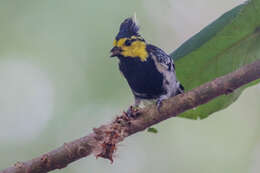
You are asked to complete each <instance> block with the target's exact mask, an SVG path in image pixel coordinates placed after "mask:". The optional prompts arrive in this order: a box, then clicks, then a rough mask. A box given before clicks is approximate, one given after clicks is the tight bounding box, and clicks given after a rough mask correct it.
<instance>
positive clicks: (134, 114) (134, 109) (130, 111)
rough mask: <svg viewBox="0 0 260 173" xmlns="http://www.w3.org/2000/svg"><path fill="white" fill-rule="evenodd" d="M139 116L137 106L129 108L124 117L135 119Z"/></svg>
mask: <svg viewBox="0 0 260 173" xmlns="http://www.w3.org/2000/svg"><path fill="white" fill-rule="evenodd" d="M139 114H140V112H139V108H138V107H137V106H130V107H129V108H128V109H127V111H126V115H127V116H128V117H132V118H136V117H137V116H138V115H139Z"/></svg>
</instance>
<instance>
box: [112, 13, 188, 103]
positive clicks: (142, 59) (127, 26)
mask: <svg viewBox="0 0 260 173" xmlns="http://www.w3.org/2000/svg"><path fill="white" fill-rule="evenodd" d="M111 53H112V55H111V57H114V56H117V57H118V59H119V69H120V71H121V72H122V74H123V75H124V77H125V78H126V80H127V82H128V84H129V86H130V88H131V90H132V92H133V95H134V97H135V106H139V104H140V101H141V100H142V99H146V100H152V99H156V100H157V105H158V106H159V105H160V103H161V101H162V100H164V99H167V98H169V97H172V96H175V95H177V94H180V93H182V92H183V91H184V88H183V86H182V85H181V84H180V82H179V81H178V80H177V78H176V73H175V66H174V62H173V60H172V58H171V57H170V56H169V55H168V54H166V53H165V52H164V51H163V50H162V49H160V48H158V47H156V46H154V45H151V44H147V43H146V42H145V40H144V39H143V38H142V37H141V36H140V34H139V33H138V26H137V25H136V24H135V21H134V20H133V19H132V18H128V19H126V20H125V21H124V22H123V23H122V24H121V26H120V30H119V33H118V34H117V36H116V39H115V41H114V47H113V48H112V50H111Z"/></svg>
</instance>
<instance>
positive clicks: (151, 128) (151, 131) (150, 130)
mask: <svg viewBox="0 0 260 173" xmlns="http://www.w3.org/2000/svg"><path fill="white" fill-rule="evenodd" d="M147 132H150V133H155V134H156V133H158V130H157V129H156V128H154V127H150V128H148V130H147Z"/></svg>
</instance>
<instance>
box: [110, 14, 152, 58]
mask: <svg viewBox="0 0 260 173" xmlns="http://www.w3.org/2000/svg"><path fill="white" fill-rule="evenodd" d="M138 30H139V27H138V26H137V24H136V21H135V20H134V19H133V18H127V19H125V20H124V21H123V22H122V23H121V25H120V29H119V32H118V34H117V35H116V38H115V40H114V43H113V46H114V47H113V48H112V49H111V53H112V54H111V57H114V56H117V57H125V58H140V60H141V61H146V59H147V57H148V52H147V50H146V43H145V40H144V39H143V38H142V37H141V35H140V34H139V33H138Z"/></svg>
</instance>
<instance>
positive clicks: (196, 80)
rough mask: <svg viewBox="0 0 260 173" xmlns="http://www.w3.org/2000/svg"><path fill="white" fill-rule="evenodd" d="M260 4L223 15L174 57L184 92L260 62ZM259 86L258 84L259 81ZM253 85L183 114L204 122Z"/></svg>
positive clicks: (258, 0)
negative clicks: (247, 65) (244, 66)
mask: <svg viewBox="0 0 260 173" xmlns="http://www.w3.org/2000/svg"><path fill="white" fill-rule="evenodd" d="M259 17H260V0H251V1H248V2H246V3H244V4H242V5H239V6H237V7H235V8H233V9H232V10H230V11H228V12H227V13H225V14H223V15H222V16H221V17H219V18H218V19H217V20H216V21H214V22H213V23H211V24H210V25H208V26H207V27H205V28H204V29H203V30H201V31H200V32H199V33H197V34H196V35H195V36H193V37H192V38H190V39H189V40H187V41H186V42H184V43H183V44H182V45H181V46H180V47H179V48H178V49H176V50H175V51H174V52H173V53H172V54H171V56H172V57H173V59H174V60H175V64H176V68H177V76H178V79H179V80H180V81H181V83H182V84H183V85H184V87H185V90H186V91H188V90H191V89H192V88H195V87H198V86H199V85H201V84H203V83H206V82H209V81H211V80H213V79H215V78H217V77H219V76H223V75H225V74H228V73H230V72H232V71H235V70H237V69H238V68H240V67H241V66H243V65H245V64H249V63H252V62H253V61H255V60H256V59H260V20H259ZM257 82H259V81H257ZM257 82H253V83H250V84H248V85H246V86H244V87H242V88H240V89H238V90H236V91H234V93H232V94H230V95H227V96H220V97H218V98H217V99H214V100H213V101H210V102H209V103H207V104H204V105H201V106H199V107H197V108H196V109H193V110H189V111H187V112H184V113H183V114H181V115H180V116H181V117H186V118H191V119H198V118H200V119H203V118H206V117H208V116H209V115H210V114H212V113H214V112H216V111H219V110H221V109H224V108H226V107H227V106H229V105H230V104H232V103H233V102H234V101H235V100H236V99H237V98H238V97H239V95H240V94H241V92H242V91H243V89H245V88H246V87H248V86H251V85H253V84H256V83H257Z"/></svg>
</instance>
